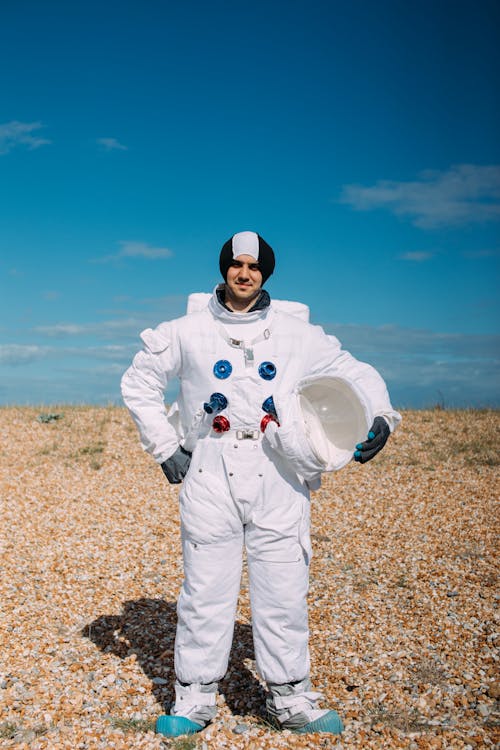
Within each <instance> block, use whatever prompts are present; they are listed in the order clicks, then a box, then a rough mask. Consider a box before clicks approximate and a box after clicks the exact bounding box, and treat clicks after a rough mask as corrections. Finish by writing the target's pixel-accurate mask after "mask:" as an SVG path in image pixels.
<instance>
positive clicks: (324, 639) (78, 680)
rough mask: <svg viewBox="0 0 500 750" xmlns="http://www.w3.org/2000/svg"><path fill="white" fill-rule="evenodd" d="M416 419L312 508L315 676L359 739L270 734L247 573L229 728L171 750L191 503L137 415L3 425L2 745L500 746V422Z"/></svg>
mask: <svg viewBox="0 0 500 750" xmlns="http://www.w3.org/2000/svg"><path fill="white" fill-rule="evenodd" d="M42 413H53V414H62V416H60V418H59V419H54V420H53V421H49V422H46V423H43V422H40V421H39V420H38V417H39V416H40V414H42ZM403 417H404V421H403V424H402V426H401V428H400V429H399V431H398V432H397V433H395V435H393V436H392V437H391V439H390V441H389V443H388V445H387V446H386V448H385V450H384V451H383V452H382V453H381V454H380V455H379V456H377V458H376V459H374V460H373V461H372V462H370V463H369V464H367V465H365V466H359V465H357V464H354V463H353V464H350V465H349V466H348V467H346V468H345V469H343V470H342V471H340V472H338V473H337V474H335V475H329V476H327V477H325V478H324V480H323V486H322V488H321V489H320V490H319V491H318V492H316V493H314V494H313V496H312V527H313V528H312V531H313V545H314V558H313V560H312V564H311V588H310V596H309V605H310V631H311V657H312V679H313V682H314V685H315V688H316V689H317V690H319V691H321V692H322V693H323V694H324V696H325V705H327V706H330V707H334V708H336V709H337V711H338V712H339V713H340V714H341V716H342V717H343V718H344V722H345V727H346V728H345V732H344V733H343V735H342V736H341V737H340V738H335V737H329V736H327V735H321V734H315V735H309V736H298V735H293V734H290V733H289V732H277V731H274V730H273V729H272V728H271V727H270V726H269V725H267V724H266V721H265V716H264V713H263V703H264V688H263V686H262V684H261V682H260V680H259V677H258V675H257V673H256V671H255V663H254V655H253V648H252V639H251V619H250V609H249V600H248V586H247V577H246V573H244V575H243V580H242V588H241V595H240V601H239V608H238V614H237V623H236V628H235V635H234V643H233V650H232V655H231V662H230V666H229V670H228V673H227V676H226V678H225V680H224V682H223V683H222V684H221V695H220V698H219V714H218V717H217V719H216V721H215V722H214V723H213V724H212V725H211V726H210V727H208V728H207V729H206V730H204V731H203V732H202V733H200V734H199V735H196V736H195V737H191V738H181V739H178V740H166V739H164V738H161V737H160V736H157V735H155V734H154V733H153V731H152V728H153V726H154V720H155V718H156V716H157V715H158V714H159V713H164V712H165V711H167V710H168V705H169V703H170V701H171V699H172V685H173V679H174V674H173V643H174V634H175V620H176V614H175V602H176V598H177V595H178V592H179V588H180V585H181V581H182V567H181V558H180V542H179V517H178V511H177V493H178V488H176V487H173V486H172V487H171V486H169V485H168V484H167V482H166V480H165V479H164V477H163V474H162V472H161V470H160V468H159V467H158V466H157V465H156V464H155V463H154V462H153V461H152V460H151V459H150V458H149V457H148V456H147V455H145V454H144V453H143V452H142V450H141V448H140V447H139V443H138V438H137V434H136V431H135V427H134V426H133V424H132V422H131V420H130V418H129V416H128V414H127V413H126V411H125V410H124V409H120V408H115V407H109V408H93V407H50V409H48V408H47V407H44V408H38V409H36V408H28V407H26V408H15V407H9V408H3V409H0V428H1V443H0V453H1V462H0V504H1V506H0V507H1V518H2V534H1V535H0V573H1V576H0V642H1V658H0V709H1V714H0V748H17V749H19V750H21V749H23V748H30V749H32V750H42V749H44V748H46V749H47V750H62V749H66V748H71V749H72V750H98V749H99V748H105V749H108V748H113V750H122V749H123V750H125V748H126V749H127V750H132V749H135V748H137V750H139V749H144V750H157V749H158V750H159V749H160V748H176V750H191V749H193V748H197V749H199V750H212V749H213V750H215V749H219V748H236V749H237V750H239V749H241V750H244V749H245V750H254V749H256V748H262V749H263V750H278V748H338V749H340V748H345V750H351V748H352V749H353V750H354V749H356V750H371V749H373V750H388V749H389V750H390V749H391V748H408V750H431V749H434V748H436V749H442V750H444V749H445V748H449V749H450V750H451V749H453V750H482V749H483V748H494V747H498V746H499V743H500V713H499V698H500V681H499V673H498V665H499V653H498V645H499V615H498V609H497V605H498V600H499V598H500V594H499V589H498V588H497V587H496V582H497V578H496V576H497V572H498V558H497V555H498V445H499V442H500V441H499V431H500V430H499V428H500V415H499V413H498V412H493V411H457V412H454V411H444V410H432V411H421V412H410V411H406V412H404V413H403Z"/></svg>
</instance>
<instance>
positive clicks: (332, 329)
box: [324, 323, 500, 360]
mask: <svg viewBox="0 0 500 750" xmlns="http://www.w3.org/2000/svg"><path fill="white" fill-rule="evenodd" d="M324 328H325V330H326V331H327V332H328V333H333V334H334V335H335V336H337V337H338V338H339V339H340V341H341V342H342V343H343V345H344V346H345V348H346V349H352V351H353V353H354V354H355V356H358V355H359V354H360V353H361V354H366V355H367V356H370V355H372V354H377V352H382V353H384V354H391V356H393V355H394V356H396V357H397V356H408V355H411V356H421V355H424V356H429V355H430V356H432V357H434V358H444V359H446V360H448V359H449V358H451V357H454V358H462V359H474V358H484V359H495V358H500V336H497V335H493V334H482V335H481V334H465V333H439V332H435V331H428V330H425V329H420V328H402V327H400V326H396V325H384V326H378V327H372V326H363V325H355V324H347V325H346V324H338V325H336V324H334V323H327V324H325V325H324Z"/></svg>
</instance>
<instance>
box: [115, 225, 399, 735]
mask: <svg viewBox="0 0 500 750" xmlns="http://www.w3.org/2000/svg"><path fill="white" fill-rule="evenodd" d="M274 266H275V258H274V253H273V250H272V249H271V247H270V246H269V245H268V244H267V243H266V242H265V241H264V240H263V239H262V237H260V236H259V235H258V234H256V233H255V232H239V233H238V234H235V235H234V236H233V237H231V239H230V240H228V241H227V242H226V243H225V244H224V245H223V247H222V250H221V253H220V258H219V267H220V271H221V273H222V276H223V278H224V284H220V285H219V286H218V287H217V288H216V289H215V291H214V293H213V295H212V297H211V298H210V300H209V302H208V304H206V305H205V306H204V307H202V309H201V310H199V311H198V312H191V313H190V314H188V315H186V316H184V317H182V318H179V319H177V320H173V321H170V322H166V323H162V324H161V325H159V326H158V328H156V329H155V330H151V329H147V330H146V331H143V333H142V334H141V338H142V339H143V342H144V344H145V346H144V349H143V350H142V351H141V352H139V353H138V354H137V355H136V357H135V358H134V361H133V364H132V366H131V367H130V368H129V369H128V370H127V372H126V373H125V375H124V376H123V379H122V393H123V398H124V401H125V403H126V405H127V407H128V408H129V410H130V412H131V414H132V416H133V418H134V420H135V422H136V424H137V426H138V428H139V432H140V435H141V440H142V445H143V448H144V449H145V450H147V451H148V452H149V453H151V454H152V455H153V457H154V458H155V459H156V461H157V462H158V463H160V464H161V466H162V469H163V471H164V473H165V475H166V476H167V478H168V480H169V481H170V482H172V483H179V482H181V481H182V480H184V482H183V486H182V489H181V492H180V495H179V502H180V515H181V530H182V544H183V557H184V576H185V577H184V582H183V586H182V591H181V594H180V597H179V602H178V624H177V634H176V643H175V672H176V677H177V680H176V685H175V692H176V700H175V704H174V706H173V708H172V711H171V714H170V715H167V716H161V717H160V718H159V719H158V721H157V727H156V728H157V732H159V733H162V734H165V735H168V736H177V735H179V734H184V733H193V732H197V731H200V730H201V729H203V727H204V726H206V724H207V723H208V722H209V721H210V720H211V719H213V718H214V716H215V713H216V692H217V682H218V680H220V679H221V678H222V677H223V676H224V674H225V672H226V669H227V664H228V658H229V651H230V648H231V641H232V635H233V627H234V618H235V613H236V605H237V598H238V593H239V587H240V578H241V564H242V545H243V544H245V546H246V550H247V559H248V570H249V579H250V600H251V607H252V628H253V636H254V647H255V657H256V663H257V669H258V671H259V673H260V675H261V677H262V678H263V679H264V680H265V681H266V683H267V685H268V688H269V696H268V699H267V701H266V705H267V710H268V712H269V714H270V716H271V718H272V720H273V721H274V723H275V724H276V725H277V726H278V727H282V728H287V729H291V730H293V731H296V732H300V733H306V732H315V731H324V732H330V733H333V734H338V733H340V732H341V731H342V723H341V721H340V719H339V717H338V715H337V713H336V712H335V711H333V710H328V709H321V708H319V706H318V702H319V699H320V698H321V696H320V695H319V694H318V693H315V692H313V691H312V689H311V684H310V680H309V651H308V625H307V603H306V597H307V590H308V572H309V560H310V557H311V546H310V539H309V485H308V481H309V482H310V481H311V480H312V481H314V476H313V475H314V473H315V471H312V472H311V475H310V476H309V475H308V472H307V471H305V470H303V469H302V468H301V471H302V474H301V473H298V471H297V465H296V464H294V463H293V462H292V461H291V460H290V458H289V457H288V458H287V455H286V446H285V449H283V446H282V445H281V444H280V443H279V441H278V443H277V442H276V440H274V441H271V440H270V438H268V436H267V435H266V427H269V424H271V428H269V430H268V434H269V435H271V433H273V434H274V435H275V436H276V435H278V436H279V435H280V434H283V435H285V434H286V428H287V424H286V413H287V409H286V408H283V414H280V413H279V410H278V413H276V408H275V406H274V397H275V398H276V403H279V404H283V405H285V406H287V404H288V402H289V401H290V400H291V398H292V393H293V390H294V387H295V385H296V384H297V383H298V382H299V381H301V379H303V378H304V377H305V376H315V375H320V376H325V375H326V376H328V375H333V376H336V375H341V376H342V377H343V378H345V379H347V380H348V381H349V382H353V383H355V384H356V388H358V390H360V392H362V393H363V394H364V396H365V397H366V399H368V400H369V402H370V407H371V411H372V414H373V415H374V417H375V421H374V424H373V426H372V430H371V431H370V433H369V439H368V440H367V441H366V442H364V443H361V444H359V445H357V446H356V452H355V459H356V460H358V461H360V462H361V463H363V462H364V461H365V460H369V459H370V458H372V457H373V456H374V455H375V454H376V453H377V452H378V451H379V450H380V449H381V448H382V447H383V445H384V444H385V442H386V440H387V438H388V436H389V434H390V431H391V430H392V429H394V428H395V426H396V425H397V423H398V422H399V419H400V416H399V414H398V413H397V412H395V411H394V410H393V409H392V407H391V404H390V402H389V397H388V394H387V390H386V388H385V384H384V382H383V381H382V379H381V378H380V376H379V375H378V374H377V373H376V371H375V370H374V369H373V368H372V367H370V366H369V365H366V364H363V363H360V362H358V361H357V360H355V359H354V358H353V357H352V356H351V355H350V354H348V353H347V352H343V351H342V350H341V348H340V344H339V342H338V341H337V340H336V339H334V338H333V337H328V336H326V334H325V333H324V332H323V330H322V329H321V328H320V327H319V326H312V325H310V324H309V323H308V322H305V321H304V320H301V319H300V318H299V317H296V316H294V315H291V314H288V313H286V312H283V311H282V310H280V309H279V307H280V306H279V305H277V307H278V309H275V305H273V304H272V303H271V301H270V297H269V294H268V293H267V292H266V291H265V290H264V289H263V288H262V284H263V283H265V282H266V280H267V279H268V278H269V276H270V275H271V274H272V273H273V271H274ZM282 306H283V305H282ZM174 376H178V377H179V378H180V383H181V386H180V393H179V397H178V400H177V402H176V403H175V404H174V405H173V407H172V408H171V409H170V411H169V413H168V414H167V412H166V410H165V407H164V400H163V398H164V391H165V388H166V387H167V383H168V381H169V380H170V379H171V378H172V377H174ZM280 419H282V420H284V421H283V424H282V426H281V427H280V426H279V425H280V422H279V420H280ZM280 429H281V430H282V432H281V433H280ZM285 442H286V441H285ZM280 445H281V452H280V451H279V450H278V449H279V446H280ZM354 450H355V448H354V446H353V452H354ZM316 473H317V470H316Z"/></svg>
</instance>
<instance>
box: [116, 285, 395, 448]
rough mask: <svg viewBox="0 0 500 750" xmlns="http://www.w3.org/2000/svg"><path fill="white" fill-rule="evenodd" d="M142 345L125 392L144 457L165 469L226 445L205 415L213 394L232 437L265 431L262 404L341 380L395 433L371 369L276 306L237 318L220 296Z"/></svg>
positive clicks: (384, 396) (148, 331)
mask: <svg viewBox="0 0 500 750" xmlns="http://www.w3.org/2000/svg"><path fill="white" fill-rule="evenodd" d="M141 337H142V339H143V341H144V344H145V349H144V350H143V351H142V352H139V354H138V355H136V358H135V359H134V363H133V365H132V367H131V368H129V370H128V371H127V372H126V373H125V375H124V378H123V381H122V390H123V395H124V400H125V402H126V404H127V406H128V407H129V409H130V410H131V412H132V415H133V416H134V419H135V420H136V422H137V424H138V427H139V431H140V434H141V438H142V445H143V447H144V449H145V450H147V451H148V452H150V453H152V455H153V456H154V458H155V459H156V460H157V461H158V462H160V463H161V462H163V461H165V460H166V459H167V458H168V457H169V456H171V455H172V454H173V453H174V452H175V450H176V449H177V447H178V445H179V444H182V445H184V446H185V447H186V449H188V450H192V449H193V448H194V445H195V444H196V442H198V441H200V440H203V441H207V440H210V441H213V440H218V439H219V438H220V436H221V434H222V433H220V432H217V431H215V430H214V429H213V421H214V418H215V415H214V414H207V413H206V412H205V411H204V409H203V404H204V403H207V402H209V401H210V397H211V395H212V394H213V393H220V394H222V395H223V396H224V397H225V399H226V400H227V406H226V408H225V409H223V410H221V411H220V412H218V413H219V414H220V416H224V417H225V418H226V419H227V420H228V424H229V430H239V429H256V430H260V427H261V423H262V419H263V417H264V416H265V415H266V413H267V412H266V410H265V409H264V408H263V404H264V403H265V402H266V400H267V399H269V397H272V396H273V394H280V395H279V400H280V401H281V402H283V400H286V398H287V395H288V394H291V393H292V392H293V389H294V387H295V385H296V384H297V382H298V381H300V380H301V378H303V377H305V376H307V375H315V374H318V375H329V374H331V375H335V374H337V373H339V372H340V373H342V374H343V375H344V376H345V377H348V378H349V379H350V380H352V381H353V382H354V381H355V382H356V383H357V384H358V387H360V388H361V389H362V391H363V393H364V394H365V396H366V398H367V400H368V401H369V402H370V404H371V406H372V413H373V415H374V416H375V415H377V414H380V415H382V416H384V417H385V418H386V419H387V420H388V421H389V424H390V425H391V419H394V417H393V415H396V412H394V411H393V410H392V407H391V405H390V402H389V398H388V395H387V390H386V388H385V384H384V382H383V380H382V379H381V378H380V376H379V375H378V373H376V371H375V370H374V369H373V368H372V367H370V365H367V364H364V363H362V362H358V361H357V360H356V359H354V358H353V357H352V356H351V355H350V354H349V353H348V352H344V351H342V350H341V348H340V344H339V342H338V341H337V340H336V339H335V338H334V337H332V336H326V334H325V333H324V332H323V330H322V329H321V328H320V327H319V326H313V325H311V324H309V323H307V322H305V321H304V320H302V319H300V318H299V317H297V316H295V315H291V314H289V313H286V312H282V311H280V310H279V309H278V310H276V309H275V308H274V306H273V304H271V305H270V306H268V307H266V308H265V309H263V310H256V311H254V312H248V313H234V312H231V311H229V310H227V309H226V308H225V307H224V306H223V305H222V304H221V302H220V301H219V299H218V297H217V295H216V294H215V293H214V295H213V296H212V297H211V298H210V300H209V302H208V305H207V306H206V307H205V308H204V309H202V310H201V311H199V312H193V313H190V314H188V315H186V316H184V317H182V318H178V319H176V320H173V321H170V322H166V323H162V324H160V325H159V326H158V327H157V328H156V329H155V330H152V329H146V330H145V331H143V333H142V334H141ZM175 376H177V377H178V378H179V380H180V391H179V395H178V398H177V401H176V402H175V403H174V405H173V407H172V408H171V410H170V412H169V415H168V417H167V414H166V412H165V409H164V406H163V392H164V390H165V389H166V387H167V384H168V381H169V380H170V379H171V378H172V377H175ZM278 419H279V415H278ZM219 421H220V420H219Z"/></svg>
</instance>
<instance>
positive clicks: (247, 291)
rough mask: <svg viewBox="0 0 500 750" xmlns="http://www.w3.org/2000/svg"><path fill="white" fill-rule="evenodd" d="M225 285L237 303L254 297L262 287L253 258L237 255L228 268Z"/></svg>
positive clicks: (257, 267)
mask: <svg viewBox="0 0 500 750" xmlns="http://www.w3.org/2000/svg"><path fill="white" fill-rule="evenodd" d="M226 285H227V287H228V289H229V293H230V295H231V296H232V297H233V298H234V299H235V300H238V301H239V302H245V301H250V300H252V299H253V298H254V297H256V296H257V294H258V292H259V290H260V288H261V286H262V274H261V272H260V270H259V264H258V263H257V261H256V260H255V258H253V257H252V256H251V255H238V257H237V258H235V259H234V260H233V262H232V263H231V265H230V266H229V268H228V271H227V280H226Z"/></svg>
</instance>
